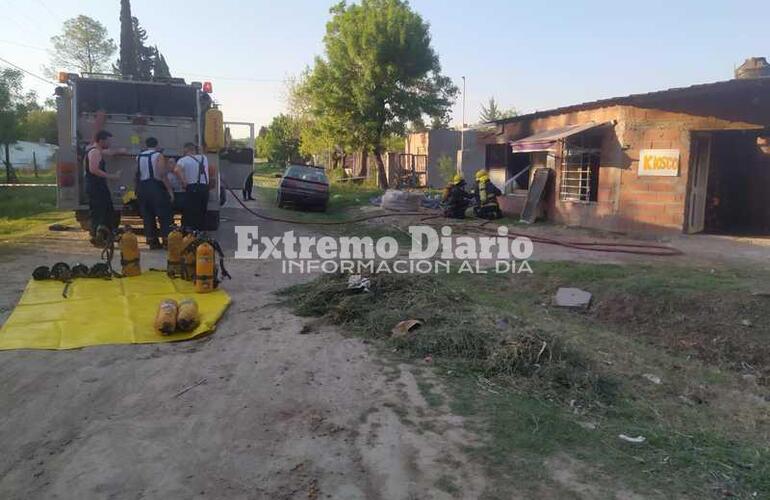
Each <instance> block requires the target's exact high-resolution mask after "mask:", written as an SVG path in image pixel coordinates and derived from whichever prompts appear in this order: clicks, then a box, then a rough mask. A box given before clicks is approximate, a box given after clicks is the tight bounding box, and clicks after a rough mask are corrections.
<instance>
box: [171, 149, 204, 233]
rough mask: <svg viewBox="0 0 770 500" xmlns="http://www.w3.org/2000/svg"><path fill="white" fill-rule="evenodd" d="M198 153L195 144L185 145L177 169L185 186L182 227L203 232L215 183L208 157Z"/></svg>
mask: <svg viewBox="0 0 770 500" xmlns="http://www.w3.org/2000/svg"><path fill="white" fill-rule="evenodd" d="M196 151H197V148H196V146H195V144H193V143H191V142H188V143H187V144H185V145H184V156H182V157H180V158H179V159H178V160H177V162H176V169H177V173H178V174H179V175H180V176H181V178H182V182H183V184H184V186H185V200H184V208H183V209H182V227H185V228H189V229H194V230H197V231H203V230H205V229H206V208H207V206H208V203H209V190H210V189H211V187H212V186H213V183H212V182H211V172H210V170H209V161H208V159H207V158H206V155H202V154H196Z"/></svg>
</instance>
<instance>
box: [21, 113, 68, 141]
mask: <svg viewBox="0 0 770 500" xmlns="http://www.w3.org/2000/svg"><path fill="white" fill-rule="evenodd" d="M20 139H21V140H24V141H30V142H38V141H39V140H40V139H42V140H43V141H44V142H46V143H48V144H58V143H59V131H58V129H57V125H56V111H53V110H50V109H31V110H30V111H29V112H28V113H27V114H26V116H25V117H24V119H23V120H22V124H21V135H20Z"/></svg>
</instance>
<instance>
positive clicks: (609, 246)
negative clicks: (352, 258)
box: [223, 183, 683, 257]
mask: <svg viewBox="0 0 770 500" xmlns="http://www.w3.org/2000/svg"><path fill="white" fill-rule="evenodd" d="M223 184H224V183H223ZM225 189H226V190H227V191H229V192H230V194H231V195H232V196H233V198H234V199H235V201H237V202H238V204H239V205H240V206H241V207H243V208H244V209H245V210H246V211H247V212H249V213H250V214H251V215H253V216H254V217H257V218H259V219H263V220H268V221H271V222H283V223H286V224H297V225H307V226H339V225H344V224H355V223H359V222H365V221H368V220H374V219H382V218H385V217H408V216H412V217H413V216H418V217H422V218H421V219H420V222H426V221H428V220H432V219H439V218H443V215H440V214H432V215H428V216H427V217H426V216H425V212H386V213H381V214H372V215H366V216H362V217H354V218H352V219H346V220H334V221H300V220H292V219H284V218H282V217H274V216H270V215H265V214H262V213H259V212H257V211H256V210H254V209H252V208H250V207H248V206H246V204H245V203H244V202H243V201H241V199H240V198H238V196H237V195H236V194H235V192H234V191H233V190H232V189H231V188H230V187H229V186H227V185H226V184H225ZM486 222H489V221H486ZM486 222H485V223H484V224H486ZM484 224H481V225H476V226H469V225H463V228H464V229H467V228H470V229H474V230H476V231H480V232H482V233H485V234H489V235H494V236H502V237H507V238H511V239H513V238H519V237H523V238H529V239H530V240H532V241H533V242H534V243H541V244H544V245H555V246H561V247H565V248H571V249H574V250H586V251H591V252H606V253H624V254H631V255H649V256H654V257H675V256H678V255H683V252H682V251H681V250H679V249H677V248H673V247H670V246H666V245H652V244H643V243H615V242H606V243H603V242H582V241H569V240H567V241H565V240H560V239H557V238H549V237H545V236H536V235H531V234H526V233H521V232H516V231H511V229H510V228H508V232H507V234H506V235H500V234H498V232H497V230H496V229H493V228H485V227H484Z"/></svg>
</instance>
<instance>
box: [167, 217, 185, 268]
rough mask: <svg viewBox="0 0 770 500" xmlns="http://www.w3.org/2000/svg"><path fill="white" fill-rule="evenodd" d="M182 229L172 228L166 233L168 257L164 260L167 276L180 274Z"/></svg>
mask: <svg viewBox="0 0 770 500" xmlns="http://www.w3.org/2000/svg"><path fill="white" fill-rule="evenodd" d="M183 239H184V236H183V235H182V231H180V230H179V229H174V230H173V231H171V232H170V233H169V234H168V259H167V260H166V274H168V276H169V278H179V277H181V276H182V245H183V242H182V240H183Z"/></svg>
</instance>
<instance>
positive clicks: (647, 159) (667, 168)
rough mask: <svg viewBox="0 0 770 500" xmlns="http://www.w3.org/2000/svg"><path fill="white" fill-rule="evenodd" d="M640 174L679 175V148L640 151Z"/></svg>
mask: <svg viewBox="0 0 770 500" xmlns="http://www.w3.org/2000/svg"><path fill="white" fill-rule="evenodd" d="M639 175H662V176H667V177H676V176H677V175H679V150H678V149H643V150H641V151H640V152H639Z"/></svg>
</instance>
